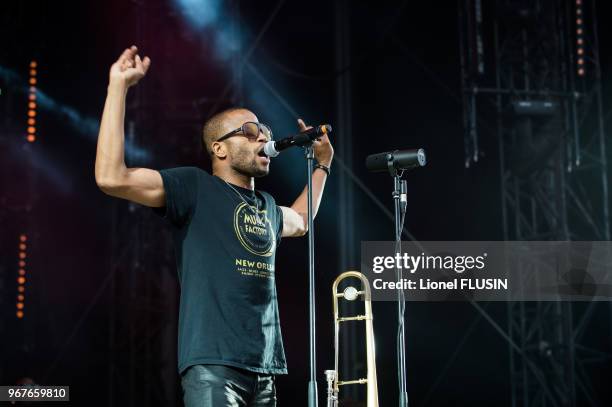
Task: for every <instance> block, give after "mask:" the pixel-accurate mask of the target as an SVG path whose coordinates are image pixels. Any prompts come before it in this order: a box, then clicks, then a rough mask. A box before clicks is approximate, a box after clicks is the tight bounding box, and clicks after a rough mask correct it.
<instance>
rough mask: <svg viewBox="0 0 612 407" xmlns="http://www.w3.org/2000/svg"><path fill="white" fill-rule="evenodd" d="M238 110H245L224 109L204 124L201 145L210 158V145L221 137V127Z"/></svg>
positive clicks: (222, 131)
mask: <svg viewBox="0 0 612 407" xmlns="http://www.w3.org/2000/svg"><path fill="white" fill-rule="evenodd" d="M238 110H247V111H248V109H245V108H243V107H231V108H229V109H225V110H223V111H221V112H219V113H216V114H215V115H213V116H212V117H211V118H210V119H208V120H207V121H206V123H204V129H203V130H202V143H203V146H204V148H205V149H206V151H207V152H208V154H209V155H210V156H211V157H212V156H213V153H212V143H213V142H214V141H215V140H217V139H218V138H219V137H221V136H222V135H223V134H224V132H225V128H224V127H223V122H224V121H225V119H226V118H227V116H228V115H229V114H231V113H233V112H235V111H238Z"/></svg>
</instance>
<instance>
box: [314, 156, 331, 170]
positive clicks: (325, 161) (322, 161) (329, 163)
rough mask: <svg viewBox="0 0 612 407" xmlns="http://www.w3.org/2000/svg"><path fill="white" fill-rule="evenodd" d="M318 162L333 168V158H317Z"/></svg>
mask: <svg viewBox="0 0 612 407" xmlns="http://www.w3.org/2000/svg"><path fill="white" fill-rule="evenodd" d="M317 163H318V164H321V165H324V166H326V167H327V168H331V164H332V159H331V158H330V159H328V160H317Z"/></svg>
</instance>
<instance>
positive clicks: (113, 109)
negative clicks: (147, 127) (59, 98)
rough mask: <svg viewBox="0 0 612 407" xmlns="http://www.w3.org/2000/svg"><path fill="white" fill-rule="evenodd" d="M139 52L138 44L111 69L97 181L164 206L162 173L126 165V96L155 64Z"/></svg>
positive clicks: (113, 190) (116, 192) (132, 197)
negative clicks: (131, 87) (141, 56)
mask: <svg viewBox="0 0 612 407" xmlns="http://www.w3.org/2000/svg"><path fill="white" fill-rule="evenodd" d="M137 52H138V49H137V48H136V46H132V47H131V48H128V49H126V50H125V51H124V52H123V54H121V56H120V57H119V59H117V61H115V63H114V64H113V65H112V66H111V69H110V75H109V84H108V93H107V96H106V102H105V104H104V112H103V113H102V120H101V122H100V133H99V135H98V147H97V150H96V166H95V175H96V183H97V185H98V187H99V188H100V189H101V190H102V191H103V192H104V193H106V194H108V195H111V196H114V197H117V198H123V199H127V200H130V201H133V202H137V203H139V204H142V205H146V206H152V207H160V206H164V200H165V194H164V185H163V182H162V178H161V175H160V174H159V172H158V171H156V170H151V169H148V168H127V167H126V165H125V152H124V143H125V135H124V119H125V99H126V96H127V92H128V89H129V87H130V86H132V85H135V84H136V83H138V81H139V80H140V79H142V78H143V77H144V76H145V75H146V73H147V70H148V69H149V66H150V65H151V60H150V59H149V58H148V57H145V58H144V59H141V58H140V56H139V55H138V53H137Z"/></svg>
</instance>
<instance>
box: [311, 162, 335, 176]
mask: <svg viewBox="0 0 612 407" xmlns="http://www.w3.org/2000/svg"><path fill="white" fill-rule="evenodd" d="M317 169H319V170H322V171H324V172H325V174H327V176H329V175H330V174H331V170H330V168H329V166H328V165H325V164H321V163H317V164H315V166H314V170H313V172H314V171H316V170H317Z"/></svg>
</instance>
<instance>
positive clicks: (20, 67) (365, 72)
mask: <svg viewBox="0 0 612 407" xmlns="http://www.w3.org/2000/svg"><path fill="white" fill-rule="evenodd" d="M484 3H485V5H488V6H485V15H487V14H486V13H487V12H489V10H491V8H489V9H487V8H486V7H489V6H491V7H492V4H493V2H484ZM519 3H521V2H516V4H519ZM585 3H588V4H589V7H590V4H591V2H590V1H586V2H585ZM202 4H203V5H204V7H201V5H202ZM568 4H569V5H572V4H574V3H573V2H569V3H568ZM517 7H518V6H517ZM598 7H599V12H598V18H599V30H600V31H599V39H600V50H601V63H602V74H603V84H602V85H603V90H604V92H603V95H604V100H603V101H604V112H605V113H607V112H608V111H609V109H610V107H612V106H611V105H610V100H611V99H610V97H609V95H610V91H611V89H610V87H611V86H610V80H611V79H612V76H611V75H610V73H611V72H612V66H611V63H612V60H611V59H610V52H609V50H610V49H611V46H612V32H610V30H609V26H608V20H609V19H610V18H612V15H611V14H610V11H611V10H610V6H609V4H607V3H606V2H603V1H600V2H598ZM0 10H1V15H0V19H1V24H0V33H1V35H0V44H2V45H1V47H0V74H1V75H0V78H1V79H0V80H1V82H0V84H1V86H2V94H1V95H0V109H1V112H2V116H0V123H1V124H0V130H1V131H2V133H1V134H0V167H1V169H2V171H1V172H0V185H1V190H0V202H1V204H2V206H1V207H0V225H1V233H0V243H1V246H0V247H1V248H2V251H1V253H0V255H1V259H0V273H1V277H0V279H1V281H0V283H1V284H2V285H1V286H0V305H1V308H0V315H1V316H2V319H1V322H0V337H1V338H2V339H1V340H0V344H1V349H0V357H1V359H0V384H2V385H9V384H13V383H16V382H17V381H18V380H20V379H22V378H24V377H29V378H32V379H33V380H34V381H35V382H37V383H41V384H55V385H69V386H70V390H71V398H72V401H71V404H72V405H87V406H103V405H105V406H108V405H117V406H127V405H130V406H131V405H138V406H144V405H182V404H181V401H180V399H181V397H180V387H179V384H178V375H177V374H176V355H175V353H176V343H175V342H176V318H177V315H176V312H177V308H176V306H177V302H178V286H177V283H176V278H175V265H174V254H173V252H172V246H171V242H170V238H169V227H168V226H167V225H166V224H164V222H163V221H162V220H160V219H158V218H157V217H155V216H153V215H152V214H151V212H150V211H149V210H147V209H146V208H140V207H138V206H137V205H131V204H128V203H125V202H120V201H118V200H116V199H114V198H110V197H108V196H106V195H104V194H103V193H102V192H101V191H99V190H98V188H97V186H96V183H95V180H94V173H93V168H94V158H95V147H96V144H95V143H96V138H97V130H98V121H99V118H100V115H101V112H102V107H103V104H104V99H105V95H106V86H107V81H108V70H109V67H110V65H111V64H112V62H113V61H114V60H115V59H116V58H117V57H118V55H119V54H120V53H121V51H122V50H123V49H124V48H125V47H127V46H129V45H131V44H137V45H138V46H139V48H140V54H141V55H143V54H144V55H148V56H150V58H151V59H152V66H151V69H150V71H149V74H148V75H147V77H145V78H144V79H143V80H142V81H141V82H140V83H139V84H138V85H137V87H136V88H132V89H131V90H130V94H129V96H128V104H129V106H128V109H127V115H126V122H128V123H127V124H126V136H127V137H128V139H130V140H132V142H133V144H132V146H133V148H132V149H130V150H129V151H128V164H131V165H139V166H147V167H150V168H156V169H161V168H168V167H173V166H187V165H195V166H201V167H203V168H205V169H208V168H209V164H208V163H207V162H206V160H205V158H204V155H203V154H202V152H201V149H200V140H199V135H200V131H201V126H202V124H203V122H204V121H205V120H206V118H207V117H208V116H210V115H211V113H213V112H215V111H217V110H219V109H222V108H225V107H228V106H231V105H233V104H242V105H244V106H246V107H248V108H250V109H251V110H253V111H254V112H255V113H256V114H257V115H258V117H259V120H260V121H262V122H265V123H269V124H271V125H272V128H273V130H274V133H275V136H276V137H282V136H284V135H289V134H292V133H293V132H294V131H296V129H297V126H296V124H295V120H296V119H297V117H302V118H304V120H305V121H306V122H307V123H310V124H318V123H325V122H329V123H331V124H332V125H334V133H333V134H332V143H333V144H334V146H335V148H336V158H337V159H336V162H335V163H334V166H333V168H332V175H331V177H330V179H329V180H328V184H327V187H326V192H325V196H324V198H323V203H322V207H321V210H320V213H319V215H318V217H317V219H316V250H317V252H316V254H317V269H316V273H317V281H316V283H317V300H318V304H317V318H318V325H317V332H318V336H317V338H318V342H317V349H318V359H317V361H318V365H317V369H318V373H319V376H318V380H319V395H320V397H321V403H323V402H324V401H323V396H324V393H325V383H324V377H323V370H324V369H328V368H330V367H332V364H333V359H332V358H333V336H332V335H333V332H332V313H331V283H332V281H333V280H334V278H335V277H336V276H337V275H338V274H339V273H340V272H342V271H345V270H347V269H358V268H359V244H360V241H362V240H392V239H393V222H392V219H391V218H390V217H389V216H388V213H389V212H387V213H385V212H384V211H383V210H382V209H381V207H380V205H379V204H378V203H377V202H375V200H373V199H372V196H373V197H376V199H378V201H379V202H381V203H382V204H383V206H384V207H385V208H386V210H387V211H392V210H393V207H392V199H391V188H392V180H391V178H390V177H389V176H388V175H386V174H370V173H368V172H366V170H365V168H364V165H363V161H364V158H365V156H366V155H367V154H370V153H375V152H382V151H387V150H391V149H396V148H416V147H422V148H424V149H425V150H426V151H427V153H428V164H427V167H426V168H424V169H420V170H418V171H416V170H415V171H413V172H411V173H410V174H409V175H408V177H407V179H408V192H409V195H408V197H409V198H408V213H407V216H406V229H407V230H408V231H409V232H410V233H411V234H412V235H413V236H414V237H415V238H417V239H419V240H503V239H504V234H503V224H502V220H501V216H502V215H501V202H500V173H499V172H500V171H499V162H498V159H499V157H498V149H497V144H496V143H497V141H496V139H495V138H494V137H493V136H491V135H487V134H486V133H483V134H482V135H481V149H482V151H483V154H482V156H481V158H480V161H479V162H478V163H477V164H475V165H472V166H471V167H470V168H466V167H465V165H464V161H465V157H464V138H463V135H464V123H463V121H462V120H463V119H462V112H463V105H462V99H461V95H462V91H461V72H460V48H459V28H458V11H457V4H456V2H415V1H378V2H358V1H353V2H344V3H343V2H340V1H309V2H297V1H268V0H261V1H257V2H247V1H240V2H238V1H232V2H223V1H219V0H217V1H214V0H207V1H205V0H202V1H195V0H194V1H191V2H189V1H183V2H181V1H173V0H141V1H118V0H108V1H104V2H101V1H87V2H86V1H64V2H43V1H38V2H37V1H12V0H5V1H3V2H2V4H1V5H0ZM491 13H492V12H491ZM339 24H348V28H346V29H345V31H344V36H343V37H342V38H343V40H342V41H343V42H342V47H341V48H342V55H340V52H339V50H340V46H339V45H338V41H339V40H338V37H339V34H338V30H339V27H338V26H339ZM490 34H491V33H490V31H488V29H485V45H486V43H487V42H488V41H490V38H491V36H490ZM33 60H34V61H36V62H37V64H38V67H37V88H38V89H39V91H40V96H39V98H38V112H37V125H36V127H37V129H36V141H35V142H33V143H28V142H27V141H26V138H25V130H26V127H27V125H26V118H27V116H26V112H27V95H26V93H25V92H23V91H22V90H23V88H24V87H25V86H26V83H27V80H28V71H29V68H28V66H29V64H30V62H31V61H33ZM342 81H344V82H342ZM236 84H240V85H236ZM609 117H610V115H606V116H605V119H606V121H605V125H606V126H607V127H610V125H611V123H610V121H609V120H607V119H609ZM346 123H348V124H349V125H347V124H346ZM342 124H344V126H343V125H342ZM606 140H607V142H608V144H610V143H611V142H612V140H611V139H610V138H609V137H607V138H606ZM609 156H610V155H609V154H608V157H609ZM339 161H341V162H342V165H340V164H339ZM271 168H272V169H271V174H270V176H268V177H266V178H265V179H262V180H261V182H259V181H258V187H260V188H262V189H264V190H267V191H269V192H271V193H272V194H273V195H274V196H275V197H276V200H277V202H279V203H280V204H284V205H288V204H290V203H291V202H292V200H293V199H294V198H295V197H296V196H297V194H298V193H299V191H300V190H301V189H302V188H303V185H304V183H305V182H306V179H305V161H304V160H303V159H302V158H301V155H300V152H299V151H291V152H289V153H287V154H283V155H282V156H280V157H279V158H278V159H275V160H274V162H273V163H272V166H271ZM343 168H348V169H349V170H350V171H351V173H352V174H353V175H354V177H355V179H353V178H352V177H353V175H348V174H349V173H348V172H347V171H346V170H345V169H343ZM360 185H362V186H364V187H365V188H366V189H367V191H366V190H365V189H364V188H362V187H361V186H360ZM347 189H348V191H349V192H350V193H348V194H347ZM347 196H348V197H349V198H348V199H349V200H348V201H347ZM347 205H348V206H347ZM342 214H344V215H342ZM347 225H348V226H347ZM20 234H26V235H27V283H26V286H27V289H26V293H25V308H24V317H23V318H22V319H18V318H16V317H15V315H16V314H15V312H16V311H15V301H14V298H15V294H16V292H17V291H16V290H17V288H16V287H17V284H16V278H17V272H16V270H17V268H18V267H17V261H18V237H19V236H20ZM342 242H343V243H342ZM306 243H307V241H306V239H305V238H302V239H285V240H284V241H283V242H282V243H281V245H280V247H279V251H278V254H277V273H276V281H277V289H278V295H279V304H280V312H281V324H282V330H283V335H284V343H285V350H286V354H287V359H288V364H289V375H288V376H285V377H280V378H279V379H278V380H277V389H278V398H279V404H280V405H296V406H297V405H305V404H306V386H307V381H308V353H307V351H308V325H307V320H308V303H307V287H308V280H307V245H306ZM480 305H481V306H482V307H483V308H484V309H485V310H486V313H487V315H488V316H489V317H490V321H488V320H487V319H486V318H483V317H482V314H480V313H479V312H477V310H476V309H475V308H474V306H473V305H471V304H468V303H408V305H407V311H406V335H407V342H406V343H407V371H408V391H409V396H410V402H411V405H413V406H417V405H418V406H424V405H510V404H511V388H510V368H509V350H508V349H509V348H508V343H507V341H506V340H505V339H504V337H503V336H502V335H501V334H500V333H499V331H498V330H496V329H495V327H494V326H493V324H491V321H494V322H495V323H497V324H498V326H499V327H501V328H502V330H503V329H505V328H506V326H507V316H506V315H507V307H506V304H503V303H491V304H480ZM577 307H578V310H580V309H582V308H580V307H581V305H577ZM395 310H396V307H395V304H393V303H375V304H374V318H375V322H374V327H375V332H376V341H377V342H376V350H377V368H378V380H379V396H380V404H381V406H391V405H397V379H396V365H395V355H396V353H395V321H396V319H395ZM611 320H612V318H611V317H610V314H609V310H608V309H607V308H606V306H602V307H600V308H597V310H596V312H595V313H594V314H593V316H592V319H591V322H590V324H589V326H588V327H587V328H586V329H587V331H586V336H587V337H588V338H590V341H591V342H593V343H592V344H593V346H598V347H599V348H602V349H604V350H606V351H607V352H609V351H610V344H611V338H612V335H611V331H610V324H611V323H610V321H611ZM353 332H357V331H353ZM358 332H359V334H360V332H361V331H358ZM363 360H365V359H364V358H362V357H359V360H355V362H354V367H355V369H356V370H361V371H362V370H363V362H362V361H363ZM586 371H587V376H588V377H589V378H590V386H592V390H591V391H589V393H590V394H592V397H593V398H594V400H595V404H597V405H610V403H612V398H611V397H610V395H609V394H608V393H609V391H608V387H609V382H610V378H611V377H612V376H611V373H612V371H611V364H610V359H607V360H605V361H604V362H603V363H594V364H591V365H587V366H586ZM347 405H348V404H347Z"/></svg>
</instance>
